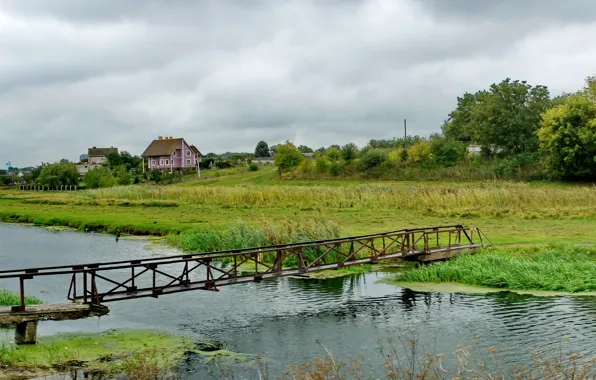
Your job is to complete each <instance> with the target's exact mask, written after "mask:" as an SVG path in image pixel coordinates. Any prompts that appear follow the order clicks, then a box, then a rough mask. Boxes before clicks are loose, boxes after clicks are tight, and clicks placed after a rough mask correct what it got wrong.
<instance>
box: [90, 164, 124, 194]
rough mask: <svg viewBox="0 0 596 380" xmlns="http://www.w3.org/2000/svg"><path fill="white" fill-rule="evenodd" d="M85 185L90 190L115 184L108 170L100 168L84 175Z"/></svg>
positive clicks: (114, 179)
mask: <svg viewBox="0 0 596 380" xmlns="http://www.w3.org/2000/svg"><path fill="white" fill-rule="evenodd" d="M85 184H86V185H87V187H88V188H90V189H98V188H102V187H111V186H114V185H115V184H116V178H114V176H113V175H112V173H110V171H109V170H108V168H106V167H103V166H100V167H98V168H95V169H92V170H89V172H88V173H87V174H85Z"/></svg>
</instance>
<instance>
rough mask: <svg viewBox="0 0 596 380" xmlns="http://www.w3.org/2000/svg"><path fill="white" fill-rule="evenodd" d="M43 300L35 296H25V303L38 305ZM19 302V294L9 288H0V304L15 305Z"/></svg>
mask: <svg viewBox="0 0 596 380" xmlns="http://www.w3.org/2000/svg"><path fill="white" fill-rule="evenodd" d="M42 303H43V301H42V300H40V299H39V298H37V297H32V296H25V305H39V304H42ZM20 304H21V296H20V295H19V294H18V293H14V292H11V291H9V290H5V289H0V306H16V305H20Z"/></svg>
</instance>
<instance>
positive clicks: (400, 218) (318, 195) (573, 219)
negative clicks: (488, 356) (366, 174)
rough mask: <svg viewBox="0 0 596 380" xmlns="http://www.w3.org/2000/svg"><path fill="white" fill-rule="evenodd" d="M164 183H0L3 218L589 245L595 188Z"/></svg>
mask: <svg viewBox="0 0 596 380" xmlns="http://www.w3.org/2000/svg"><path fill="white" fill-rule="evenodd" d="M219 172H220V176H219V177H216V176H215V171H205V172H204V173H203V178H201V179H198V180H194V179H192V180H188V181H186V182H183V183H178V184H175V185H169V186H154V185H135V186H128V187H116V188H111V189H104V190H88V191H81V192H76V193H52V192H18V191H14V190H11V191H7V190H0V220H3V221H11V222H25V223H34V224H37V225H42V226H67V227H72V228H75V229H80V230H85V229H87V230H96V231H107V232H113V231H115V230H116V228H118V229H120V230H121V231H125V232H128V233H131V234H152V235H167V234H170V233H181V232H185V231H190V230H197V229H198V230H202V231H205V230H213V229H217V230H223V229H228V228H230V226H231V224H232V223H233V222H234V221H237V220H243V221H245V223H246V224H247V225H248V226H252V227H260V226H261V225H262V223H263V221H264V220H265V221H266V222H267V223H269V224H271V225H274V226H277V225H281V224H283V223H284V221H286V220H288V219H295V220H309V219H313V218H317V219H324V220H327V221H332V222H335V223H336V224H338V225H339V226H340V227H341V230H342V235H353V234H364V233H375V232H382V231H389V230H394V229H398V228H411V227H425V226H433V225H442V224H460V223H461V224H465V225H470V226H477V227H480V228H481V229H482V230H483V231H484V232H485V233H486V234H487V235H488V236H489V237H490V238H491V240H492V241H493V242H495V243H595V242H596V235H594V232H593V231H595V230H596V208H594V207H592V206H591V205H593V204H596V187H594V186H589V185H573V184H553V183H546V182H533V183H519V182H498V181H485V182H465V183H455V182H408V181H403V182H398V181H378V180H377V181H362V180H350V179H338V180H289V179H279V178H278V176H277V173H276V171H275V168H273V167H262V168H261V169H260V170H259V171H258V172H250V171H248V170H247V169H246V168H241V169H233V170H232V169H225V170H222V171H219Z"/></svg>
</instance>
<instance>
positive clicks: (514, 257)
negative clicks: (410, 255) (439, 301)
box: [395, 245, 596, 293]
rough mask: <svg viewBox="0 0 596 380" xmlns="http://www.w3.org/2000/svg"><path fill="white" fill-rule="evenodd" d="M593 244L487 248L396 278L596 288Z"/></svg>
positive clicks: (527, 287) (568, 289)
mask: <svg viewBox="0 0 596 380" xmlns="http://www.w3.org/2000/svg"><path fill="white" fill-rule="evenodd" d="M595 271H596V248H595V247H591V246H590V247H586V246H571V245H566V246H563V245H558V246H547V247H522V248H486V249H483V250H482V251H481V252H479V253H477V254H475V255H472V254H468V255H462V256H458V257H456V258H454V259H452V260H449V261H446V262H437V263H433V264H430V265H428V266H423V267H421V268H418V269H408V270H406V271H404V272H403V273H401V274H399V275H398V276H397V277H396V278H395V280H396V281H399V282H430V283H440V282H454V283H461V284H467V285H474V286H481V287H489V288H500V289H512V290H544V291H562V292H571V293H576V292H593V291H596V277H594V273H595Z"/></svg>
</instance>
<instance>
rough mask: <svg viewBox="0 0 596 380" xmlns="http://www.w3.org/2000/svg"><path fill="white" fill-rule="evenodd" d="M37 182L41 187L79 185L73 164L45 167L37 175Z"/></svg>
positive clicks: (77, 174)
mask: <svg viewBox="0 0 596 380" xmlns="http://www.w3.org/2000/svg"><path fill="white" fill-rule="evenodd" d="M38 182H39V183H40V184H41V185H43V186H49V187H50V188H55V187H57V186H62V185H64V186H75V185H77V184H78V183H79V172H78V171H77V167H76V166H75V165H74V164H66V163H62V164H51V165H46V166H44V167H43V169H41V172H40V173H39V177H38Z"/></svg>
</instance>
